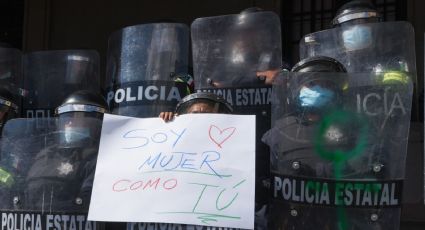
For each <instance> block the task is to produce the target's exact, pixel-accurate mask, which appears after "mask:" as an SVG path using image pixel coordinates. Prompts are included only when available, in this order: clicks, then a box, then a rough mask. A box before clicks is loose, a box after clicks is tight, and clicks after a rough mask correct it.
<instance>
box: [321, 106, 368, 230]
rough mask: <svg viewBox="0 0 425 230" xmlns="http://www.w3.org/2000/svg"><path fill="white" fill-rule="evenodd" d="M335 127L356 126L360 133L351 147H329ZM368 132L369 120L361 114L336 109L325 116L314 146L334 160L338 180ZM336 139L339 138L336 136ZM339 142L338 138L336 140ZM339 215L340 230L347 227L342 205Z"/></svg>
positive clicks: (323, 155) (324, 157) (359, 148)
mask: <svg viewBox="0 0 425 230" xmlns="http://www.w3.org/2000/svg"><path fill="white" fill-rule="evenodd" d="M334 127H339V128H340V129H341V130H342V131H352V129H351V128H354V129H355V130H356V132H357V133H358V135H356V140H355V143H354V144H353V145H352V147H351V148H348V149H342V148H338V146H337V147H336V148H334V149H332V148H329V142H328V141H327V138H328V137H329V130H331V129H332V128H334ZM367 132H368V125H367V121H366V120H365V119H363V118H362V117H361V116H360V115H359V114H357V113H353V112H349V111H344V110H334V111H332V112H330V113H329V114H328V115H327V116H324V117H323V119H322V120H321V122H320V123H319V125H318V130H317V133H316V135H315V138H314V148H315V150H316V153H317V154H318V155H319V156H320V157H322V158H323V159H326V160H329V161H331V162H333V165H334V178H335V179H336V180H339V179H341V177H342V170H343V166H344V164H345V163H346V162H347V161H348V160H349V159H351V158H353V157H355V156H358V155H361V154H362V153H363V152H364V150H365V148H366V145H367ZM334 139H338V137H335V138H334ZM336 142H338V140H337V141H336ZM337 216H338V228H339V229H340V230H346V229H347V227H348V226H347V216H346V214H345V210H344V209H343V208H342V207H341V206H338V207H337Z"/></svg>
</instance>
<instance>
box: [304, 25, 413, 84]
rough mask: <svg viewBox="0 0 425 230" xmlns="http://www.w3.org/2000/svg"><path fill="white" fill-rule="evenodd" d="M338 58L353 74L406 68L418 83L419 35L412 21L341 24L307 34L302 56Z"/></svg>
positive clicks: (405, 70) (403, 69) (404, 69)
mask: <svg viewBox="0 0 425 230" xmlns="http://www.w3.org/2000/svg"><path fill="white" fill-rule="evenodd" d="M312 56H328V57H332V58H335V59H336V60H338V61H339V62H341V63H342V64H344V66H345V67H346V69H347V71H348V72H349V73H358V72H386V71H404V72H409V73H411V75H412V79H413V80H414V82H416V75H413V73H416V57H415V34H414V30H413V27H412V25H411V24H410V23H408V22H403V21H399V22H378V23H365V24H358V25H350V26H341V27H336V28H333V29H329V30H323V31H319V32H315V33H311V34H307V35H306V36H304V37H303V38H302V39H301V41H300V58H301V59H304V58H307V57H312Z"/></svg>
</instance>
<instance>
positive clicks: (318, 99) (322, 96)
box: [299, 85, 335, 108]
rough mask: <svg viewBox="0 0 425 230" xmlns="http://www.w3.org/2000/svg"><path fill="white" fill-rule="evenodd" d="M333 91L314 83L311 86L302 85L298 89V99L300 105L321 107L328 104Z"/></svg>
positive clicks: (332, 96)
mask: <svg viewBox="0 0 425 230" xmlns="http://www.w3.org/2000/svg"><path fill="white" fill-rule="evenodd" d="M334 95H335V93H334V92H332V91H330V90H328V89H325V88H322V87H320V86H318V85H315V86H313V87H311V88H308V87H303V88H302V89H301V90H300V95H299V100H300V103H301V106H302V107H314V108H321V107H323V106H326V105H328V104H329V102H330V101H331V100H332V99H333V98H334Z"/></svg>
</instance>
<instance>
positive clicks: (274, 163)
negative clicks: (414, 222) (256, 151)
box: [263, 73, 413, 230]
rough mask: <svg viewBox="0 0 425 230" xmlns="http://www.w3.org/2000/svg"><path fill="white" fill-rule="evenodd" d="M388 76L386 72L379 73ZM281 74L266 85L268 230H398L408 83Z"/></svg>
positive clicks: (360, 76)
mask: <svg viewBox="0 0 425 230" xmlns="http://www.w3.org/2000/svg"><path fill="white" fill-rule="evenodd" d="M387 74H388V73H387ZM405 74H406V76H405V77H404V78H405V79H406V80H405V82H404V84H400V83H399V82H398V81H395V82H389V81H386V80H385V78H386V77H388V76H385V74H382V73H381V74H371V73H367V74H360V73H359V74H341V73H284V74H282V75H280V76H279V78H278V80H276V81H275V85H274V86H273V100H272V103H273V104H272V106H273V111H272V129H271V130H269V131H268V132H267V133H266V134H265V135H264V136H263V141H264V142H266V143H267V144H268V145H269V146H270V148H271V174H272V183H271V185H272V187H273V189H272V193H271V194H272V199H271V207H270V220H271V223H270V225H269V227H270V229H315V228H316V227H317V226H323V227H321V228H323V229H336V230H351V229H353V230H354V229H398V227H399V224H400V207H401V202H402V200H401V191H402V186H403V179H404V174H405V160H406V152H407V143H408V135H409V124H410V113H411V102H412V92H413V86H412V81H411V80H410V79H411V77H410V76H407V75H408V74H407V73H405Z"/></svg>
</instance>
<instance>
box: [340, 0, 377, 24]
mask: <svg viewBox="0 0 425 230" xmlns="http://www.w3.org/2000/svg"><path fill="white" fill-rule="evenodd" d="M380 20H381V16H380V14H379V13H378V11H377V10H376V8H375V6H374V5H373V4H372V3H371V2H370V1H368V0H354V1H350V2H348V3H346V4H344V5H342V6H341V7H340V8H339V9H338V11H337V12H336V16H335V17H334V19H333V20H332V25H333V26H334V27H336V26H340V25H347V24H362V23H369V22H379V21H380Z"/></svg>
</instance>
